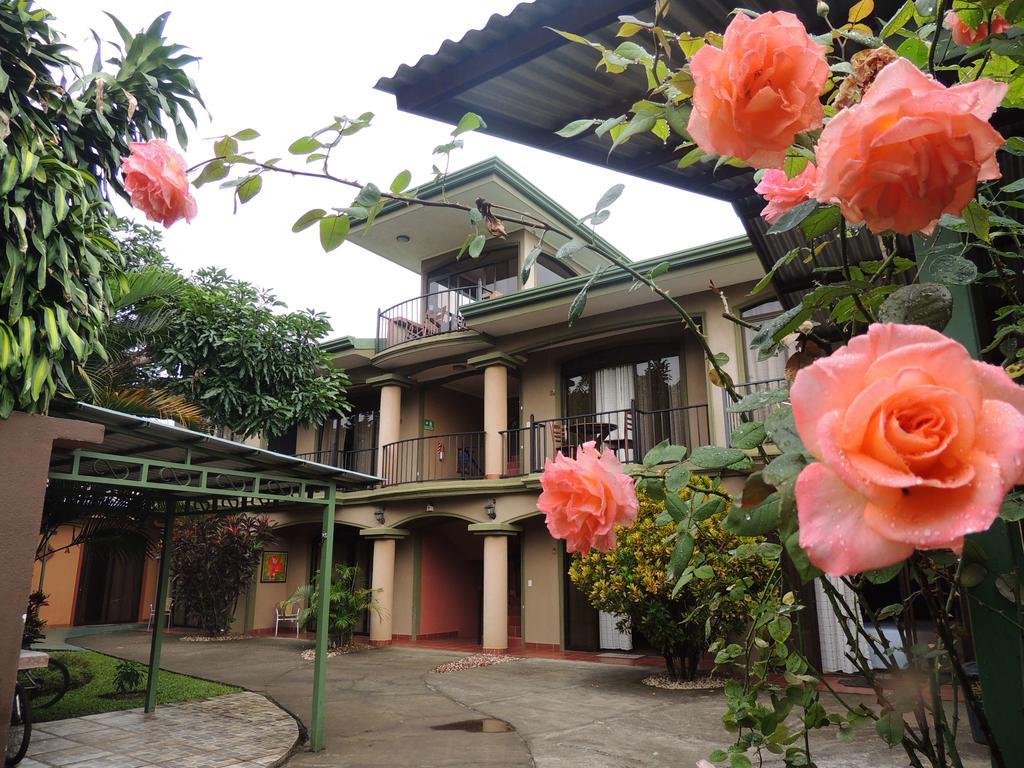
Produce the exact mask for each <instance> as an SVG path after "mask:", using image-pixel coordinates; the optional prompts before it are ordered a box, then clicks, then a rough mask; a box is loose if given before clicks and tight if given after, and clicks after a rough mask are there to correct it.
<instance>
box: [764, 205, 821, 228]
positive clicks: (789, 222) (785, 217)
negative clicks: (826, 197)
mask: <svg viewBox="0 0 1024 768" xmlns="http://www.w3.org/2000/svg"><path fill="white" fill-rule="evenodd" d="M817 209H818V201H817V200H805V201H804V202H802V203H800V205H797V206H795V207H793V208H790V209H789V210H788V211H786V212H785V213H784V214H782V216H780V217H779V220H778V221H776V222H775V223H774V224H772V225H771V226H770V227H769V228H768V232H767V234H769V235H778V234H780V233H782V232H788V231H789V230H791V229H793V227H795V226H797V225H799V224H800V222H801V221H803V220H804V219H806V218H807V217H808V216H810V215H811V214H812V213H814V212H815V211H816V210H817Z"/></svg>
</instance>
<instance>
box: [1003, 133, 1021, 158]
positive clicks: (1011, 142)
mask: <svg viewBox="0 0 1024 768" xmlns="http://www.w3.org/2000/svg"><path fill="white" fill-rule="evenodd" d="M1003 149H1004V150H1005V151H1007V152H1009V153H1010V154H1011V155H1017V156H1022V155H1024V137H1021V136H1011V137H1010V138H1008V139H1007V140H1006V143H1005V144H1004V145H1003Z"/></svg>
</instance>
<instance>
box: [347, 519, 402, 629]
mask: <svg viewBox="0 0 1024 768" xmlns="http://www.w3.org/2000/svg"><path fill="white" fill-rule="evenodd" d="M359 535H360V536H364V537H366V538H368V539H372V540H373V569H372V572H371V576H370V587H371V588H372V589H373V599H374V600H375V601H376V603H377V609H376V610H372V611H370V644H371V645H389V644H390V643H391V640H392V631H391V627H392V623H393V621H392V619H393V611H394V604H395V546H396V545H395V542H396V541H397V540H398V539H401V538H405V536H406V535H408V531H405V530H402V529H400V528H364V529H363V530H361V531H360V532H359Z"/></svg>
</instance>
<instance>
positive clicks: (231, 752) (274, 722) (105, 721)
mask: <svg viewBox="0 0 1024 768" xmlns="http://www.w3.org/2000/svg"><path fill="white" fill-rule="evenodd" d="M298 738H299V727H298V724H297V723H296V722H295V719H294V718H293V717H291V715H289V714H288V713H287V712H285V711H283V710H282V709H281V708H280V707H277V706H275V705H274V704H273V702H271V701H268V700H267V699H266V698H265V697H263V696H260V695H259V694H258V693H249V692H243V693H233V694H227V695H225V696H215V697H213V698H209V699H199V700H197V701H186V702H183V703H180V704H166V705H164V706H162V707H160V708H159V709H158V710H157V712H156V713H154V714H151V715H147V714H145V713H144V712H143V711H142V710H141V709H128V710H124V711H121V712H105V713H103V714H100V715H88V716H86V717H73V718H70V719H68V720H57V721H54V722H49V723H38V724H36V725H34V726H33V728H32V741H31V743H30V744H29V750H28V756H27V757H26V758H25V760H24V761H23V762H22V763H21V767H22V768H59V767H60V766H69V768H266V766H274V765H281V764H282V763H283V762H284V759H285V758H286V757H287V756H288V753H289V751H291V749H292V747H293V746H295V742H296V741H297V740H298Z"/></svg>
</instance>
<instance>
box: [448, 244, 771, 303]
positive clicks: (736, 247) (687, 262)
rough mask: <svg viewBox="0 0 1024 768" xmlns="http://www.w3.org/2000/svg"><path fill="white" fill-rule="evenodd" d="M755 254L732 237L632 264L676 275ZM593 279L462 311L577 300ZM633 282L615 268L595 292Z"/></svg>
mask: <svg viewBox="0 0 1024 768" xmlns="http://www.w3.org/2000/svg"><path fill="white" fill-rule="evenodd" d="M753 250H754V247H753V245H752V244H751V242H750V239H749V238H748V237H746V236H745V235H744V236H740V237H731V238H729V239H727V240H718V241H716V242H713V243H707V244H706V245H700V246H697V247H696V248H689V249H687V250H684V251H675V252H674V253H668V254H665V255H664V256H656V257H655V258H653V259H645V260H644V261H635V262H632V263H633V266H635V267H636V268H637V269H639V270H641V271H644V270H649V269H651V268H653V267H655V266H657V265H658V264H661V263H662V262H668V265H669V271H670V272H673V271H675V270H678V269H683V268H686V267H693V266H697V265H699V264H703V263H705V262H708V261H715V260H717V259H721V258H725V257H728V256H738V255H740V254H742V253H753ZM589 279H590V275H578V276H576V277H570V278H568V279H566V280H562V281H560V282H557V283H552V284H550V285H545V286H541V287H539V288H528V289H526V290H522V291H519V292H518V293H512V294H509V295H508V296H502V297H500V298H497V299H488V300H487V301H478V302H475V303H473V304H467V305H466V306H464V307H462V309H461V310H460V311H461V312H462V315H463V317H465V318H466V319H467V320H469V319H472V318H474V317H482V316H484V315H490V314H494V313H496V312H504V311H506V310H510V309H517V308H520V307H523V306H528V305H531V304H539V303H541V302H543V301H548V300H551V299H559V298H565V297H569V296H575V295H576V294H577V293H579V291H580V289H581V288H582V287H583V286H584V285H585V284H586V282H587V281H588V280H589ZM632 279H633V278H632V277H631V276H630V275H629V273H628V272H626V270H624V269H622V267H612V268H611V269H608V270H607V271H606V272H605V273H604V274H603V275H601V276H600V277H599V278H598V279H597V280H596V282H595V283H594V285H593V289H598V288H603V287H606V286H610V285H615V284H617V283H622V282H629V281H631V280H632Z"/></svg>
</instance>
